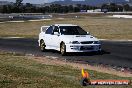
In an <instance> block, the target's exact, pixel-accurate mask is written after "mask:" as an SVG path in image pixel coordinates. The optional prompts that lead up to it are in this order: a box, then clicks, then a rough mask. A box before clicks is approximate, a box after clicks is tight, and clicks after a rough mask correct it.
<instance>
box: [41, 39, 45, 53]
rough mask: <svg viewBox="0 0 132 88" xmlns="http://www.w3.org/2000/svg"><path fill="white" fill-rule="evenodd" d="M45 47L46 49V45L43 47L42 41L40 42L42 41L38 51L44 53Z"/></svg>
mask: <svg viewBox="0 0 132 88" xmlns="http://www.w3.org/2000/svg"><path fill="white" fill-rule="evenodd" d="M45 47H46V45H45V43H44V41H43V40H42V41H41V42H40V49H41V51H42V52H44V51H45Z"/></svg>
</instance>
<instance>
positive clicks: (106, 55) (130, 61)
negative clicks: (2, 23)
mask: <svg viewBox="0 0 132 88" xmlns="http://www.w3.org/2000/svg"><path fill="white" fill-rule="evenodd" d="M101 42H102V53H101V54H96V53H72V54H68V55H67V56H61V54H60V53H59V52H57V51H54V50H48V51H46V52H41V51H40V49H39V47H38V42H37V39H26V38H18V39H17V38H16V39H15V38H14V39H3V38H0V50H6V51H10V52H17V53H22V54H27V55H28V54H29V55H30V54H33V55H35V56H47V57H48V56H49V57H54V58H59V59H64V60H68V61H73V62H80V63H88V64H91V65H98V64H100V65H105V66H112V67H118V68H122V67H123V68H129V69H132V42H130V41H101Z"/></svg>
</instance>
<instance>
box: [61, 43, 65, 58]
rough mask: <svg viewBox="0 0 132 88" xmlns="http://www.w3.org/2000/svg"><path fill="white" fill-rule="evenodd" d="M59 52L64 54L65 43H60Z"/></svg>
mask: <svg viewBox="0 0 132 88" xmlns="http://www.w3.org/2000/svg"><path fill="white" fill-rule="evenodd" d="M60 53H61V55H62V56H65V55H66V45H65V43H62V44H61V45H60Z"/></svg>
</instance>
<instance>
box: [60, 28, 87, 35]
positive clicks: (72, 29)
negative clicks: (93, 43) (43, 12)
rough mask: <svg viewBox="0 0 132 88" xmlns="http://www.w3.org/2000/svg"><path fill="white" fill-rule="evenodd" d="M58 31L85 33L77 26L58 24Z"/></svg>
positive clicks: (76, 33)
mask: <svg viewBox="0 0 132 88" xmlns="http://www.w3.org/2000/svg"><path fill="white" fill-rule="evenodd" d="M60 32H61V34H62V35H87V32H86V31H84V30H83V29H82V28H81V27H79V26H60Z"/></svg>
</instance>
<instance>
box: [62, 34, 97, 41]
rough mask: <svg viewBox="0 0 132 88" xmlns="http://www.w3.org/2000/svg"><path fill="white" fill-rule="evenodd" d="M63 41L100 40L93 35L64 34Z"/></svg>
mask: <svg viewBox="0 0 132 88" xmlns="http://www.w3.org/2000/svg"><path fill="white" fill-rule="evenodd" d="M61 37H62V39H63V41H67V42H69V41H79V42H80V41H98V39H97V38H95V37H93V36H91V35H62V36H61Z"/></svg>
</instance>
